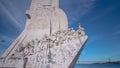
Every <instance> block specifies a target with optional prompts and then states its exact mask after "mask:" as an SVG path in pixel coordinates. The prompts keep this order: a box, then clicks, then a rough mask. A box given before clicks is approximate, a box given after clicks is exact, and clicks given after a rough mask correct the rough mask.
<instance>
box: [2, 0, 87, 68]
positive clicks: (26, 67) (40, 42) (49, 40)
mask: <svg viewBox="0 0 120 68" xmlns="http://www.w3.org/2000/svg"><path fill="white" fill-rule="evenodd" d="M26 16H27V17H28V19H27V23H26V26H25V29H24V30H23V32H22V33H21V34H20V35H19V36H18V38H17V39H16V40H15V41H14V42H13V43H12V44H11V45H10V47H9V48H8V49H7V50H6V52H5V53H4V54H3V55H2V57H1V58H0V67H8V68H73V67H74V65H75V63H76V61H77V59H78V57H79V55H80V53H81V51H82V49H83V47H84V44H85V42H86V41H87V38H88V37H87V35H85V32H84V29H83V28H82V27H81V26H80V24H79V25H78V30H77V31H75V30H73V29H68V21H67V16H66V15H65V13H64V12H63V10H62V9H60V8H59V0H32V3H31V6H30V10H28V11H26Z"/></svg>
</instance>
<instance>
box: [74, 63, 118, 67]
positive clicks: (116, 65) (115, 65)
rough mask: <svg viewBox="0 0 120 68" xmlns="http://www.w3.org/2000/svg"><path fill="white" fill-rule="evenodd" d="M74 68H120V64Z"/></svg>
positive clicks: (89, 65) (77, 65) (88, 65)
mask: <svg viewBox="0 0 120 68" xmlns="http://www.w3.org/2000/svg"><path fill="white" fill-rule="evenodd" d="M74 68H120V64H76V65H75V67H74Z"/></svg>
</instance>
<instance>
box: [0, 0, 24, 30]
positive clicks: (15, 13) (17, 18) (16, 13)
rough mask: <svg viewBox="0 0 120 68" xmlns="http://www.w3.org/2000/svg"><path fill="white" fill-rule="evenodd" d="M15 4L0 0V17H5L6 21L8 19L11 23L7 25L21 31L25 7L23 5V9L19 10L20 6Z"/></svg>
mask: <svg viewBox="0 0 120 68" xmlns="http://www.w3.org/2000/svg"><path fill="white" fill-rule="evenodd" d="M18 2H19V1H18ZM21 2H23V1H21ZM25 2H26V1H25ZM15 3H16V2H15V1H12V2H11V1H10V0H1V1H0V8H1V11H2V13H0V15H1V16H4V17H6V20H7V18H9V19H10V20H11V21H12V22H9V23H8V24H11V25H13V26H14V27H17V28H18V29H20V30H22V29H23V27H24V24H25V11H26V10H25V9H26V8H25V7H26V6H25V5H24V4H23V5H24V7H23V8H22V9H20V8H19V6H22V5H15ZM18 4H19V3H18ZM3 13H4V14H3Z"/></svg>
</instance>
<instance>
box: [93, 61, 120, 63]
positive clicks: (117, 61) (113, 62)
mask: <svg viewBox="0 0 120 68" xmlns="http://www.w3.org/2000/svg"><path fill="white" fill-rule="evenodd" d="M93 64H120V61H114V62H101V63H93Z"/></svg>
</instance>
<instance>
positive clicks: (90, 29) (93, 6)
mask: <svg viewBox="0 0 120 68" xmlns="http://www.w3.org/2000/svg"><path fill="white" fill-rule="evenodd" d="M30 2H31V0H0V55H2V53H3V52H4V51H5V50H6V49H7V48H8V47H9V45H10V44H11V43H12V42H13V41H14V40H15V39H16V38H17V36H18V35H19V34H20V33H21V32H22V30H23V29H24V26H25V23H26V19H27V18H26V16H25V11H26V10H28V9H29V6H30ZM60 8H62V9H63V10H64V11H65V13H66V14H67V17H68V22H69V28H74V29H75V30H77V24H78V23H80V24H81V25H82V27H84V28H85V32H86V34H87V35H88V36H89V39H88V42H87V43H86V45H85V48H84V49H83V51H82V54H81V56H80V58H79V60H81V61H106V60H108V59H109V58H111V60H120V0H60Z"/></svg>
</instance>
